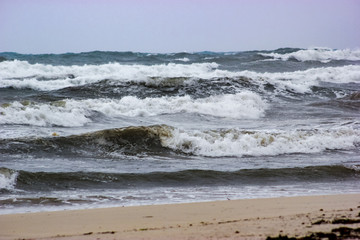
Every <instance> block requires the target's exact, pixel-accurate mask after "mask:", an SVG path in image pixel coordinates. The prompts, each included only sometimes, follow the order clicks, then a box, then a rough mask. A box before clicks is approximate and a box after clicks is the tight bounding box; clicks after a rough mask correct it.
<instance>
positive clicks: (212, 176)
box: [0, 165, 359, 191]
mask: <svg viewBox="0 0 360 240" xmlns="http://www.w3.org/2000/svg"><path fill="white" fill-rule="evenodd" d="M2 170H4V171H8V172H14V173H16V174H15V175H16V188H17V189H19V190H26V191H31V190H32V191H34V190H35V191H49V190H51V191H54V190H57V191H59V190H66V189H71V190H74V189H82V188H86V189H98V188H102V187H105V186H106V188H107V189H127V188H134V187H153V186H156V187H164V186H189V185H191V186H192V185H193V184H194V183H196V185H197V186H206V185H212V186H214V185H215V186H216V185H217V186H221V185H233V184H236V185H248V184H250V185H255V184H264V185H271V184H276V183H278V182H281V183H284V182H286V183H287V184H289V183H290V182H299V181H307V182H319V181H320V182H321V181H329V180H331V181H344V180H346V179H352V178H358V177H359V171H358V170H356V169H354V168H351V167H346V166H341V165H335V166H312V167H305V168H279V169H261V168H260V169H241V170H238V171H230V172H223V171H214V170H182V171H176V172H149V173H103V172H27V171H15V170H11V169H5V168H3V169H2ZM15 175H14V176H15ZM0 176H1V174H0ZM9 190H12V189H9Z"/></svg>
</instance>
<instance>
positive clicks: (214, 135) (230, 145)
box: [162, 127, 360, 157]
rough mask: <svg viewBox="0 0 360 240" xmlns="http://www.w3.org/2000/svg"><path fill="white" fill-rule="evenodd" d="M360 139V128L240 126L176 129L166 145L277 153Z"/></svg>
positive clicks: (342, 145)
mask: <svg viewBox="0 0 360 240" xmlns="http://www.w3.org/2000/svg"><path fill="white" fill-rule="evenodd" d="M359 142H360V131H359V130H354V129H352V128H350V127H349V128H341V129H328V130H312V131H305V130H293V131H254V132H246V131H241V130H238V129H230V130H223V131H198V130H180V129H173V133H172V136H171V137H166V136H162V144H163V145H164V146H165V147H169V148H171V149H174V150H180V151H183V152H185V153H191V154H195V155H201V156H210V157H219V156H243V155H250V156H263V155H269V156H275V155H279V154H291V153H318V152H322V151H325V150H327V149H352V148H354V145H355V144H357V143H359Z"/></svg>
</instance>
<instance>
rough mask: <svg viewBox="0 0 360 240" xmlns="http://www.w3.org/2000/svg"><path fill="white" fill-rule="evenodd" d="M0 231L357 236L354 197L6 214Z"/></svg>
mask: <svg viewBox="0 0 360 240" xmlns="http://www.w3.org/2000/svg"><path fill="white" fill-rule="evenodd" d="M0 226H1V227H0V239H266V238H267V237H269V236H270V237H276V236H279V235H282V236H285V235H286V236H289V237H304V236H308V235H310V234H312V233H313V234H315V235H316V234H317V233H320V232H321V233H331V232H332V234H341V233H340V231H341V229H345V227H346V229H348V234H350V235H351V234H352V235H351V236H357V237H360V235H359V234H360V233H359V228H360V194H347V195H329V196H305V197H284V198H269V199H244V200H227V201H217V202H201V203H185V204H169V205H151V206H134V207H117V208H103V209H89V210H71V211H56V212H39V213H25V214H9V215H0ZM339 229H340V230H339ZM356 234H358V235H356Z"/></svg>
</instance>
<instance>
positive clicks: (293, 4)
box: [0, 0, 360, 54]
mask: <svg viewBox="0 0 360 240" xmlns="http://www.w3.org/2000/svg"><path fill="white" fill-rule="evenodd" d="M281 47H300V48H309V47H329V48H334V49H344V48H350V49H358V48H359V47H360V0H0V52H18V53H26V54H29V53H33V54H37V53H66V52H87V51H95V50H100V51H134V52H151V53H164V52H166V53H169V52H196V51H215V52H226V51H247V50H272V49H277V48H281Z"/></svg>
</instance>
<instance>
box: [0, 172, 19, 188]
mask: <svg viewBox="0 0 360 240" xmlns="http://www.w3.org/2000/svg"><path fill="white" fill-rule="evenodd" d="M17 176H18V172H12V171H10V170H9V169H6V168H0V189H7V190H12V189H14V188H15V185H16V178H17Z"/></svg>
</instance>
